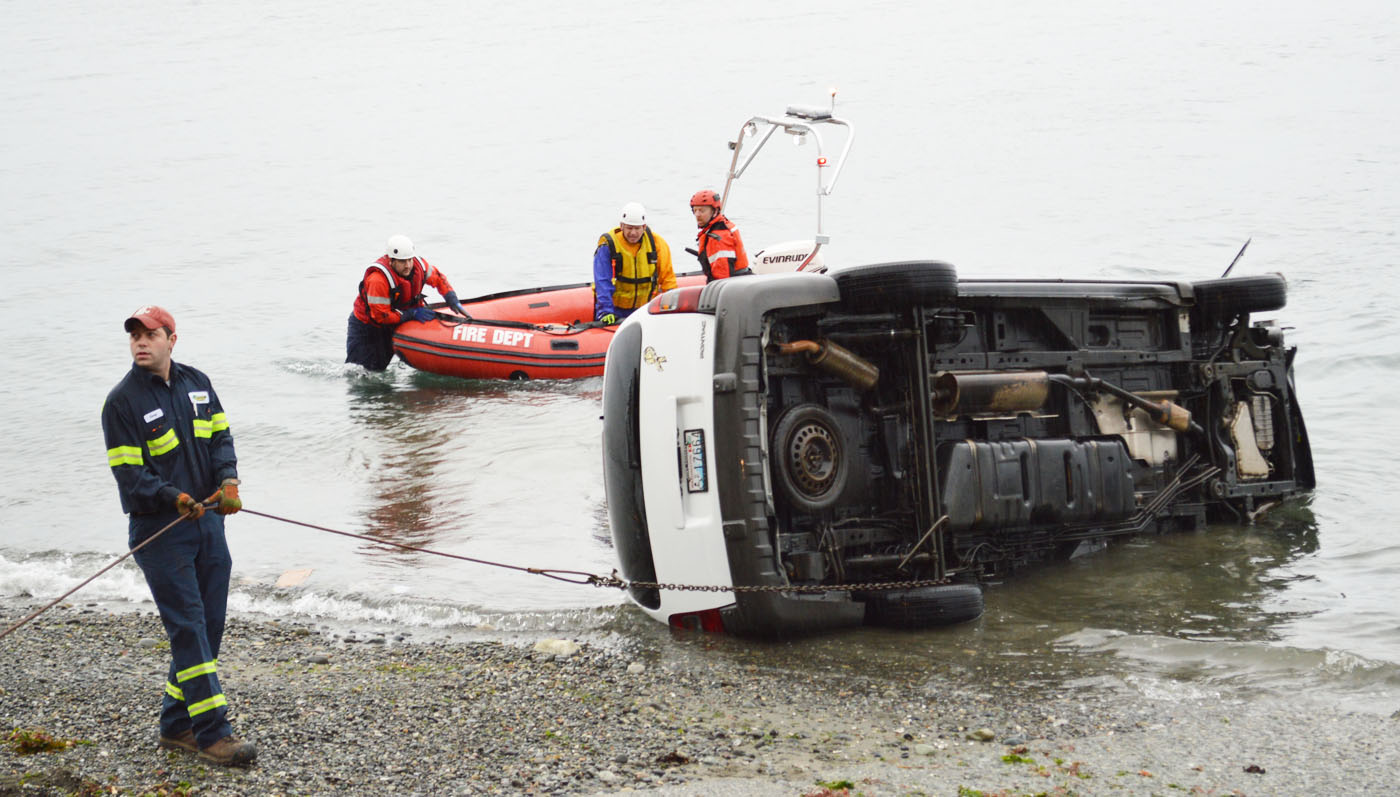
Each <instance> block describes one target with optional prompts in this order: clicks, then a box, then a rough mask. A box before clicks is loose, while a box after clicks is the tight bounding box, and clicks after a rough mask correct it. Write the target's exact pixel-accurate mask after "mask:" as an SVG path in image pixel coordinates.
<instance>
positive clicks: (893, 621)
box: [865, 584, 985, 628]
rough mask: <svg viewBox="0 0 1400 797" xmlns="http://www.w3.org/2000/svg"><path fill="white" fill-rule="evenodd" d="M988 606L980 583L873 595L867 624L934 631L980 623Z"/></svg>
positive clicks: (868, 603)
mask: <svg viewBox="0 0 1400 797" xmlns="http://www.w3.org/2000/svg"><path fill="white" fill-rule="evenodd" d="M984 608H985V603H984V602H983V599H982V588H981V587H979V586H977V585H976V584H940V585H938V586H933V587H918V588H916V589H905V590H895V591H892V592H872V593H870V594H869V595H868V596H866V599H865V622H866V624H868V625H879V626H884V627H886V628H933V627H935V626H940V625H953V624H954V623H965V622H968V621H969V620H976V619H977V618H978V617H981V616H982V611H983V609H984Z"/></svg>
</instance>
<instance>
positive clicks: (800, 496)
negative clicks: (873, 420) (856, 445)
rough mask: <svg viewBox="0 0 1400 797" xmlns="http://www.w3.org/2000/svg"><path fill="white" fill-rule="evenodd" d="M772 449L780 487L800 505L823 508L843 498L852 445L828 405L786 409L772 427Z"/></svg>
mask: <svg viewBox="0 0 1400 797" xmlns="http://www.w3.org/2000/svg"><path fill="white" fill-rule="evenodd" d="M772 452H773V453H772V457H773V466H774V467H773V470H775V471H776V472H777V474H778V487H779V488H780V489H781V492H782V493H783V494H784V495H785V496H787V499H788V500H789V501H791V502H792V504H793V505H794V506H796V507H797V508H798V509H801V510H803V511H806V512H820V511H822V510H824V509H828V508H830V507H831V506H833V505H835V504H836V502H837V501H839V500H841V495H842V493H844V492H845V491H846V481H847V478H848V476H849V475H850V472H851V462H850V447H849V446H848V445H846V441H845V439H844V438H843V437H842V436H841V429H840V427H839V426H838V425H837V423H836V416H834V415H832V414H831V412H830V411H828V410H827V409H826V408H825V407H822V406H820V405H818V404H797V405H794V406H792V407H789V408H788V409H787V410H786V411H784V412H783V414H782V416H781V417H779V418H778V425H777V426H776V427H774V429H773V447H772Z"/></svg>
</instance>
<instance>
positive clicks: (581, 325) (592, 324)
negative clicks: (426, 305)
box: [435, 310, 616, 335]
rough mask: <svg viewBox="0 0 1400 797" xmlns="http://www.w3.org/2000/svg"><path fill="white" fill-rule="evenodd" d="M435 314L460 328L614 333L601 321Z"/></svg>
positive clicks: (549, 332) (567, 333) (552, 332)
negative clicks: (538, 321)
mask: <svg viewBox="0 0 1400 797" xmlns="http://www.w3.org/2000/svg"><path fill="white" fill-rule="evenodd" d="M435 314H436V315H437V320H438V321H441V322H442V323H444V324H451V325H453V326H461V325H462V324H487V325H490V326H497V327H506V328H511V329H531V330H534V331H535V332H542V333H544V334H546V335H577V334H578V333H580V332H585V331H587V330H590V329H605V330H607V331H609V332H613V331H616V330H614V329H613V328H612V327H610V326H608V325H607V324H604V323H603V322H601V321H578V322H575V323H573V324H532V323H530V322H529V321H514V320H507V319H503V318H502V319H497V318H477V317H476V316H467V317H466V318H463V317H462V316H459V315H456V314H455V313H448V312H445V311H442V310H437V311H435Z"/></svg>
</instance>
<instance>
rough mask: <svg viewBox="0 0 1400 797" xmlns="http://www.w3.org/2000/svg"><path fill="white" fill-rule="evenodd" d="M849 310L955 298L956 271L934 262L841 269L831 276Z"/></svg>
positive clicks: (907, 304) (939, 262) (946, 264)
mask: <svg viewBox="0 0 1400 797" xmlns="http://www.w3.org/2000/svg"><path fill="white" fill-rule="evenodd" d="M831 277H832V279H834V280H836V286H837V287H838V288H840V290H841V300H842V301H843V302H845V303H846V304H847V305H849V306H851V307H852V308H853V309H858V310H881V309H885V308H897V307H911V306H913V305H918V304H927V303H929V302H942V301H947V300H949V299H954V298H956V297H957V295H958V270H957V269H956V268H953V266H952V265H951V264H949V263H944V262H942V261H938V260H907V261H901V262H896V263H875V264H872V265H869V266H855V267H854V268H844V269H841V270H840V271H837V272H834V273H832V275H831Z"/></svg>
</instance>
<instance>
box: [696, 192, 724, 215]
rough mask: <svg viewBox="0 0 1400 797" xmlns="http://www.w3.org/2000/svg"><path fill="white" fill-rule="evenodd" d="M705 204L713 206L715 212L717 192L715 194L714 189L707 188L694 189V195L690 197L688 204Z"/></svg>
mask: <svg viewBox="0 0 1400 797" xmlns="http://www.w3.org/2000/svg"><path fill="white" fill-rule="evenodd" d="M706 205H708V206H710V207H712V208H714V209H715V212H716V213H718V212H719V194H716V193H715V192H714V191H709V190H705V191H696V192H695V196H693V197H691V198H690V206H691V207H693V208H698V207H703V206H706Z"/></svg>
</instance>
